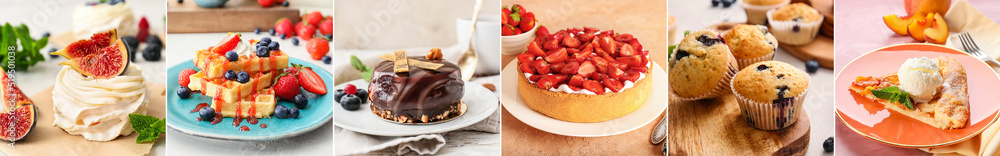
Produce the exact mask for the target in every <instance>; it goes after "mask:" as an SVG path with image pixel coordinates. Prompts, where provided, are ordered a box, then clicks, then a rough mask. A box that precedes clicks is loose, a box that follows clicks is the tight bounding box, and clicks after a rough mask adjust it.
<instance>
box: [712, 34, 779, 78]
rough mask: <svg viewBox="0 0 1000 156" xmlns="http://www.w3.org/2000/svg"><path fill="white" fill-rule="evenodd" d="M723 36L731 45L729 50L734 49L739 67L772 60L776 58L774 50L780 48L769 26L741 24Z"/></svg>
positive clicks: (734, 55)
mask: <svg viewBox="0 0 1000 156" xmlns="http://www.w3.org/2000/svg"><path fill="white" fill-rule="evenodd" d="M722 38H723V39H725V40H726V44H727V45H729V50H730V51H733V57H736V62H737V63H738V64H739V69H743V68H746V67H747V66H748V65H750V64H753V63H757V62H760V61H768V60H771V59H772V58H774V51H775V50H777V49H778V41H777V40H775V39H774V35H771V33H770V32H769V31H768V30H767V26H762V25H745V24H740V25H737V26H736V27H735V28H733V29H732V30H729V32H726V34H725V35H723V36H722Z"/></svg>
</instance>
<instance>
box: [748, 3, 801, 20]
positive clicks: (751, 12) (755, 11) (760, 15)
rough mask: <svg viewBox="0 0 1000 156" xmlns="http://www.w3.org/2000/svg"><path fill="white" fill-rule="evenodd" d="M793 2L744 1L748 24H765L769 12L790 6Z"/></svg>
mask: <svg viewBox="0 0 1000 156" xmlns="http://www.w3.org/2000/svg"><path fill="white" fill-rule="evenodd" d="M789 2H791V0H744V1H743V10H745V11H746V12H747V23H749V24H765V22H767V10H771V9H774V8H778V7H781V6H785V5H788V3H789Z"/></svg>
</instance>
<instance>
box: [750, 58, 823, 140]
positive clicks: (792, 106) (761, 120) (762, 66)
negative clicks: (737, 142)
mask: <svg viewBox="0 0 1000 156" xmlns="http://www.w3.org/2000/svg"><path fill="white" fill-rule="evenodd" d="M732 88H733V94H735V95H736V101H737V102H738V103H739V104H740V109H742V110H743V115H744V117H746V120H747V123H749V124H750V126H753V127H756V128H758V129H762V130H778V129H782V128H785V127H788V126H790V125H792V124H794V123H795V121H797V120H798V118H797V117H798V113H799V112H800V111H801V107H802V103H803V102H804V101H805V97H806V92H807V91H808V90H809V75H808V74H806V73H805V72H803V71H802V70H800V69H798V68H795V67H794V66H792V65H789V64H788V63H784V62H778V61H763V62H757V63H754V64H751V65H750V66H748V67H747V68H743V70H740V72H739V73H737V74H736V76H734V77H733V80H732Z"/></svg>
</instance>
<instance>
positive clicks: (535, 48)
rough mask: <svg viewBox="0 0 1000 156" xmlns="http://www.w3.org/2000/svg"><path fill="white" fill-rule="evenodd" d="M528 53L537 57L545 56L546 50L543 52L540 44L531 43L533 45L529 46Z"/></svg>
mask: <svg viewBox="0 0 1000 156" xmlns="http://www.w3.org/2000/svg"><path fill="white" fill-rule="evenodd" d="M528 53H531V54H532V55H535V56H545V50H542V47H539V46H538V42H531V44H528Z"/></svg>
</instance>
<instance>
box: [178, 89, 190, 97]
mask: <svg viewBox="0 0 1000 156" xmlns="http://www.w3.org/2000/svg"><path fill="white" fill-rule="evenodd" d="M177 96H178V97H181V99H187V98H191V88H188V87H184V86H181V88H179V89H177Z"/></svg>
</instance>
